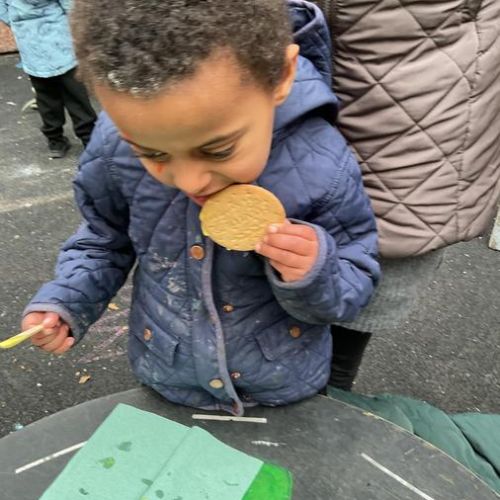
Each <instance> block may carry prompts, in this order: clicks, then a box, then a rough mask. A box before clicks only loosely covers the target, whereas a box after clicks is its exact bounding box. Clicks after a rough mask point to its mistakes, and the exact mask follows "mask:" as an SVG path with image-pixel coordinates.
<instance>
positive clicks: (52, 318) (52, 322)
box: [42, 312, 59, 328]
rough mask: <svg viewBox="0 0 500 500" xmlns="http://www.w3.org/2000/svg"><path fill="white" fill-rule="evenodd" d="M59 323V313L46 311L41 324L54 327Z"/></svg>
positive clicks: (45, 326)
mask: <svg viewBox="0 0 500 500" xmlns="http://www.w3.org/2000/svg"><path fill="white" fill-rule="evenodd" d="M58 323H59V314H57V313H55V312H48V313H46V314H45V318H43V321H42V324H43V326H44V328H54V327H55V326H57V324H58Z"/></svg>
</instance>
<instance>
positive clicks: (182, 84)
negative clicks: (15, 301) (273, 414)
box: [23, 0, 379, 415]
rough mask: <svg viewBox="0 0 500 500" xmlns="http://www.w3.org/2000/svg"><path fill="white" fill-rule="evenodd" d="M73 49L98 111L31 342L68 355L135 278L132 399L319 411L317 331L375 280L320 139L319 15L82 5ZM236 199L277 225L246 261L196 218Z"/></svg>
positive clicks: (350, 166) (353, 171) (215, 5)
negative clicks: (274, 211)
mask: <svg viewBox="0 0 500 500" xmlns="http://www.w3.org/2000/svg"><path fill="white" fill-rule="evenodd" d="M287 7H288V12H287ZM289 14H290V15H291V18H292V22H293V31H294V33H295V35H294V36H295V42H296V43H297V44H298V45H296V44H295V43H293V39H292V31H291V26H290V22H289V18H290V15H289ZM73 32H74V38H75V46H76V51H77V55H78V57H79V62H80V70H81V72H82V75H83V77H84V79H85V81H86V82H88V84H89V85H90V86H91V87H92V88H93V90H94V92H95V94H96V95H97V97H98V99H99V100H100V102H101V104H102V106H103V108H104V110H105V113H103V114H102V115H101V116H100V118H99V120H98V123H97V126H96V129H95V131H94V133H93V136H92V139H91V142H90V144H89V146H88V148H87V150H86V151H85V153H84V155H83V156H82V159H81V167H80V171H79V173H78V176H77V178H76V181H75V190H76V200H77V203H78V206H79V207H80V210H81V212H82V215H83V217H84V223H83V224H82V225H81V227H80V228H79V230H78V231H77V233H76V234H75V235H74V236H72V237H71V238H70V239H69V240H68V241H67V242H66V243H65V245H64V247H63V248H62V251H61V254H60V256H59V260H58V264H57V276H56V279H55V280H54V281H52V282H50V283H48V284H46V285H44V286H43V287H42V288H41V290H40V291H39V292H38V293H37V294H36V296H35V297H34V298H33V299H32V301H31V303H30V304H29V306H28V307H27V309H26V311H25V317H24V320H23V328H29V327H30V326H32V325H34V324H38V323H40V322H43V323H44V324H45V330H44V332H43V333H42V334H39V335H37V336H35V337H33V343H34V344H35V345H38V346H40V347H41V348H42V349H44V350H46V351H48V352H54V353H63V352H65V351H67V350H68V349H69V348H71V347H72V346H73V345H74V344H76V343H77V342H79V341H80V340H81V339H82V337H83V335H84V334H85V332H86V331H87V329H88V327H89V325H91V324H92V323H93V322H94V321H96V320H97V319H98V318H99V316H100V315H101V314H102V312H103V311H104V310H105V308H106V306H107V304H108V302H109V301H110V300H111V298H112V297H113V296H114V295H115V294H116V292H117V291H118V289H119V288H120V287H121V285H122V284H123V283H124V281H125V279H126V277H127V274H128V272H129V271H130V270H131V268H132V267H133V266H134V263H135V262H136V263H137V266H136V269H135V275H134V292H133V299H132V306H131V313H130V339H129V358H130V362H131V365H132V368H133V370H134V372H135V374H136V375H137V377H138V378H139V380H141V381H142V382H143V383H145V384H147V385H150V386H151V387H153V388H154V389H155V390H157V391H158V392H160V393H161V394H162V395H163V396H164V397H166V398H167V399H169V400H170V401H173V402H176V403H181V404H185V405H189V406H194V407H200V408H205V409H216V408H217V409H225V410H228V411H230V412H233V413H235V414H238V415H241V414H242V413H243V408H244V406H247V405H255V404H264V405H282V404H286V403H290V402H293V401H297V400H300V399H302V398H306V397H308V396H312V395H314V394H316V393H317V392H318V391H320V390H321V389H322V388H324V387H325V385H326V383H327V380H328V376H329V370H330V358H331V337H330V333H329V326H328V325H329V324H330V323H332V322H333V321H334V320H336V319H349V318H354V317H355V316H356V314H357V313H358V312H359V310H360V308H362V307H363V306H364V305H365V304H366V303H367V302H368V300H369V298H370V295H371V294H372V291H373V288H374V284H375V283H376V281H377V279H378V275H379V266H378V264H377V261H376V253H377V238H376V230H375V222H374V218H373V213H372V210H371V207H370V203H369V201H368V199H367V197H366V195H365V193H364V190H363V186H362V183H361V176H360V171H359V167H358V165H357V163H356V161H355V159H354V157H353V155H352V154H351V151H350V150H349V148H348V146H347V145H346V143H345V141H344V139H343V138H342V137H341V135H340V134H339V132H338V131H337V129H336V128H335V127H334V125H333V124H332V122H333V120H334V118H335V112H336V99H335V97H334V95H333V94H332V92H331V90H330V79H331V75H330V67H329V63H328V61H329V58H330V53H329V38H328V30H327V27H326V25H325V22H324V19H323V16H322V14H321V12H320V11H319V9H318V8H317V7H315V6H314V5H313V4H310V3H308V2H304V1H301V0H294V1H290V2H288V5H287V4H286V3H285V2H283V1H282V0H254V1H252V2H248V1H247V0H217V1H211V0H208V1H204V2H191V1H189V0H175V1H169V2H164V1H162V0H154V1H153V0H150V1H148V2H144V1H141V0H126V1H123V0H113V1H110V2H101V1H98V0H80V1H79V0H77V1H76V2H75V6H74V13H73ZM299 45H300V55H299ZM234 183H256V184H258V185H259V186H262V187H264V188H266V189H268V190H270V191H272V192H273V193H274V194H275V195H276V196H277V197H278V198H279V199H280V200H281V202H282V203H283V205H284V207H285V209H286V213H287V215H288V217H289V221H290V222H288V223H286V224H283V225H280V226H272V227H270V228H269V231H268V234H267V236H266V237H265V238H264V241H262V242H261V243H260V244H259V245H258V246H257V248H256V249H255V252H246V253H243V252H231V251H227V250H225V249H224V248H222V247H219V246H216V245H214V244H213V242H211V241H210V240H209V239H207V238H205V237H204V236H203V235H202V232H201V229H200V222H199V212H200V205H203V203H204V202H205V201H206V199H207V197H209V196H210V195H212V194H214V193H216V192H217V191H219V190H221V189H224V188H225V187H227V186H229V185H231V184H234Z"/></svg>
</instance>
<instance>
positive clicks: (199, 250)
mask: <svg viewBox="0 0 500 500" xmlns="http://www.w3.org/2000/svg"><path fill="white" fill-rule="evenodd" d="M189 253H190V254H191V257H193V259H196V260H203V258H204V257H205V250H204V249H203V247H202V246H201V245H193V246H192V247H191V249H190V251H189Z"/></svg>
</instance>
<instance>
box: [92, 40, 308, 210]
mask: <svg viewBox="0 0 500 500" xmlns="http://www.w3.org/2000/svg"><path fill="white" fill-rule="evenodd" d="M297 55H298V47H297V46H296V45H290V46H289V48H288V51H287V69H286V72H285V75H284V77H283V80H282V82H281V83H280V84H279V85H278V86H277V87H276V88H275V89H274V90H272V91H266V90H263V89H262V88H261V87H260V86H257V85H256V84H254V83H251V82H243V81H242V77H241V71H240V70H239V68H238V66H237V63H236V62H235V61H234V60H233V58H232V57H231V56H230V55H228V54H227V53H225V54H224V55H222V54H221V55H219V56H218V57H215V56H212V57H211V58H209V59H208V60H207V61H205V62H203V63H202V64H201V65H200V67H199V69H198V71H197V72H196V74H195V75H194V76H193V77H191V78H188V79H186V80H183V81H181V82H179V83H178V84H175V85H172V86H170V87H168V89H167V90H166V91H165V92H162V93H160V94H158V95H156V96H154V97H152V98H150V99H144V98H137V97H132V96H131V95H129V94H125V93H119V92H116V91H113V90H110V89H109V88H107V87H104V86H98V87H96V88H95V93H96V95H97V97H98V99H99V101H100V102H101V104H102V106H103V108H104V109H105V110H106V111H107V112H108V114H109V115H110V117H111V119H112V120H113V122H114V123H115V124H116V126H117V127H118V130H119V131H120V133H121V134H122V137H123V138H124V139H125V140H126V141H127V142H128V143H129V144H130V145H131V147H132V149H133V150H134V152H135V153H136V154H137V156H138V157H139V158H140V159H141V162H142V163H143V165H144V167H145V168H146V170H147V171H148V172H149V173H150V174H151V175H152V176H153V177H154V178H156V179H157V180H158V181H160V182H162V183H164V184H167V185H169V186H173V187H175V188H177V189H179V190H181V191H183V192H184V193H185V194H186V195H187V196H189V197H190V198H191V199H192V200H193V201H194V202H195V203H197V204H199V205H203V203H204V202H205V200H206V199H207V197H208V196H210V195H212V194H214V193H216V192H217V191H220V190H221V189H224V188H225V187H227V186H229V185H231V184H234V183H251V182H253V181H254V180H255V179H257V177H259V175H260V174H261V173H262V171H263V170H264V167H265V165H266V163H267V159H268V156H269V151H270V147H271V140H272V131H273V120H274V110H275V108H276V106H278V105H280V104H281V103H283V102H284V101H285V100H286V98H287V96H288V93H289V91H290V88H291V86H292V83H293V79H294V77H295V66H296V61H297Z"/></svg>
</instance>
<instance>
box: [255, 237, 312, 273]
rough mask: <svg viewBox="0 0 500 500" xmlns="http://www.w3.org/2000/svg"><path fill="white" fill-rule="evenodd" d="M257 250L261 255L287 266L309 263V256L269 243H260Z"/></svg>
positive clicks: (301, 266) (299, 266)
mask: <svg viewBox="0 0 500 500" xmlns="http://www.w3.org/2000/svg"><path fill="white" fill-rule="evenodd" d="M255 250H256V252H257V253H259V254H260V255H262V256H264V257H267V258H268V259H269V260H272V261H275V262H278V263H280V264H283V265H285V266H287V267H294V268H303V267H304V266H305V265H306V264H307V260H308V259H307V258H306V257H303V256H302V255H298V254H296V253H293V252H290V251H288V250H282V249H281V248H276V247H273V246H271V245H268V244H267V243H264V242H262V243H259V244H258V245H257V246H256V248H255Z"/></svg>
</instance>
